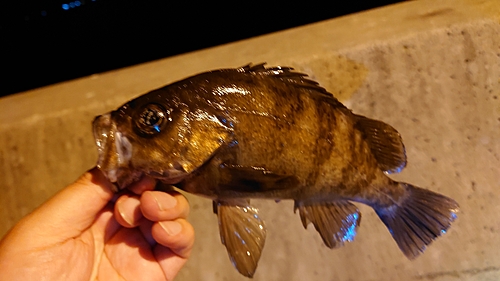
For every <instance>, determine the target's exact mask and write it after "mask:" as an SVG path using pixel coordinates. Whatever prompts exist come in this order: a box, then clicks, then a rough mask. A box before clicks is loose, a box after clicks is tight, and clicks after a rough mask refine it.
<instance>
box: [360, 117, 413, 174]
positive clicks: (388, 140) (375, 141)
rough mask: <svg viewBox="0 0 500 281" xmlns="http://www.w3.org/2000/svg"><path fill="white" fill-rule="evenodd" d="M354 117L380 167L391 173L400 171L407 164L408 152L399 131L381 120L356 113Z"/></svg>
mask: <svg viewBox="0 0 500 281" xmlns="http://www.w3.org/2000/svg"><path fill="white" fill-rule="evenodd" d="M354 117H355V118H356V127H357V128H358V129H359V130H360V131H361V132H363V135H364V136H365V138H366V140H367V141H368V143H369V146H370V150H371V152H372V153H373V155H374V156H375V159H377V162H378V166H379V167H380V169H381V170H383V171H385V172H387V173H390V174H392V173H399V172H400V171H401V170H402V169H403V168H404V167H405V166H406V152H405V146H404V144H403V140H402V139H401V135H400V134H399V133H398V131H396V129H394V128H393V127H391V126H390V125H387V124H386V123H384V122H381V121H377V120H373V119H370V118H366V117H364V116H361V115H356V114H354Z"/></svg>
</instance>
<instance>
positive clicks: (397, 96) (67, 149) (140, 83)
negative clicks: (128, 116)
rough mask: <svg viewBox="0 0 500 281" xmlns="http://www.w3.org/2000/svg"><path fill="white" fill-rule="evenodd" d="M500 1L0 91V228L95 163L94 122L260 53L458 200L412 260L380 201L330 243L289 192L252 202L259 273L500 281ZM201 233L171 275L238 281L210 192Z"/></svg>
mask: <svg viewBox="0 0 500 281" xmlns="http://www.w3.org/2000/svg"><path fill="white" fill-rule="evenodd" d="M499 11H500V1H452V0H446V1H412V2H406V3H402V4H398V5H393V6H389V7H385V8H382V9H376V10H372V11H368V12H364V13H360V14H355V15H350V16H346V17H342V18H338V19H333V20H329V21H325V22H321V23H318V24H313V25H309V26H304V27H300V28H296V29H292V30H288V31H284V32H280V33H276V34H271V35H267V36H262V37H258V38H253V39H250V40H245V41H241V42H236V43H233V44H229V45H225V46H220V47H217V48H212V49H208V50H203V51H199V52H195V53H190V54H186V55H181V56H177V57H173V58H168V59H163V60H159V61H155V62H152V63H147V64H142V65H138V66H134V67H129V68H126V69H121V70H117V71H112V72H108V73H103V74H96V75H93V76H90V77H86V78H82V79H78V80H74V81H68V82H65V83H60V84H57V85H52V86H48V87H45V88H41V89H36V90H33V91H29V92H25V93H20V94H17V95H14V96H10V97H6V98H2V99H0V175H1V177H0V191H1V194H2V195H1V197H0V222H1V223H0V235H3V234H5V232H6V231H7V230H8V229H9V228H10V227H11V226H12V225H13V224H14V223H15V222H16V221H17V220H19V219H20V218H21V217H22V216H24V215H25V214H27V213H28V212H30V211H31V210H33V209H34V208H35V207H36V206H38V205H39V204H41V203H42V202H43V201H45V200H46V199H47V198H48V197H50V196H51V195H52V194H54V193H55V192H56V191H57V190H59V189H60V188H62V187H63V186H64V185H65V184H67V183H69V182H71V181H73V180H74V179H75V178H76V177H77V176H79V175H80V174H81V173H82V172H83V171H84V170H85V169H88V168H90V167H92V166H93V165H94V164H95V161H96V156H97V153H96V149H95V147H94V144H93V138H92V133H91V129H90V122H91V120H92V119H93V117H94V116H95V115H97V114H101V113H103V112H106V111H108V110H110V109H113V108H115V107H117V106H119V105H120V104H121V103H123V102H125V101H127V100H128V99H130V98H132V97H135V96H138V95H140V94H142V93H144V92H146V91H148V90H151V89H154V88H157V87H160V86H162V85H164V84H167V83H169V82H172V81H175V80H178V79H181V78H184V77H186V76H188V75H192V74H195V73H198V72H201V71H205V70H209V69H215V68H221V67H237V66H241V65H244V64H246V63H248V62H262V61H267V62H268V63H270V64H279V65H290V66H294V67H295V68H297V69H298V70H300V71H303V72H306V73H309V74H310V75H311V76H312V77H313V78H314V79H316V80H318V81H319V82H321V84H322V85H323V86H325V87H326V88H327V89H329V90H330V91H331V92H332V93H334V94H335V95H337V96H338V97H339V98H340V99H341V100H342V101H343V102H344V103H345V104H346V105H348V106H349V107H350V108H352V109H353V110H354V111H355V112H357V113H360V114H363V115H366V116H369V117H373V118H376V119H380V120H383V121H385V122H387V123H389V124H391V125H393V126H394V127H395V128H397V129H398V130H399V132H400V133H401V134H402V136H403V139H404V142H405V145H406V148H407V155H408V159H409V163H408V166H407V168H406V169H405V170H404V171H403V172H402V173H401V174H399V175H395V176H394V178H395V179H397V180H404V181H407V182H410V183H413V184H416V185H419V186H422V187H426V188H429V189H432V190H435V191H438V192H440V193H443V194H446V195H448V196H451V197H453V198H454V199H455V200H457V201H458V202H459V204H460V205H461V211H460V213H459V218H458V220H457V221H456V222H455V223H454V225H453V226H452V228H451V229H450V231H449V232H448V233H447V234H446V235H445V236H444V237H442V238H440V239H439V240H437V241H435V242H434V243H433V245H431V247H430V248H429V249H428V250H427V251H426V253H425V254H424V255H422V256H421V257H419V258H418V259H416V260H414V261H409V260H406V259H405V257H404V256H403V254H402V253H400V251H399V249H398V248H397V246H396V244H395V242H394V241H393V240H392V238H391V236H390V234H389V232H388V231H387V230H386V229H385V227H384V226H383V224H382V223H381V222H380V221H379V219H378V218H377V217H376V215H375V214H374V212H373V211H372V210H371V209H369V208H366V207H365V206H360V207H361V210H362V212H363V222H362V224H361V228H360V231H359V234H358V236H357V238H356V240H355V242H354V243H351V244H349V245H347V246H345V247H343V248H341V249H337V250H330V249H328V248H326V247H325V246H324V245H323V244H322V242H321V239H320V237H319V235H317V233H316V232H315V231H314V230H313V228H312V227H310V228H309V229H308V230H304V229H303V228H302V226H301V223H300V219H299V217H298V215H296V214H293V212H292V209H293V205H292V202H286V201H284V202H281V203H279V204H276V203H274V202H271V201H256V205H257V206H258V207H260V208H261V214H262V216H263V218H264V219H265V220H266V222H267V225H268V228H269V231H268V238H267V243H266V246H265V248H264V252H263V254H262V258H261V261H260V264H259V267H258V269H257V273H256V275H255V278H254V279H255V280H338V281H347V280H367V281H382V280H384V281H385V280H432V281H455V280H477V281H479V280H491V281H492V280H500V258H499V256H500V218H499V216H498V214H499V213H500V204H498V202H499V201H500V191H499V188H500V141H499V139H500V12H499ZM188 198H189V200H190V202H191V207H192V213H191V215H190V221H191V222H192V224H193V225H194V227H195V230H196V234H197V241H196V245H195V249H194V251H193V256H192V258H191V260H190V261H189V262H188V264H187V265H186V267H185V268H184V269H183V270H182V271H181V273H180V275H179V277H178V279H177V280H244V279H245V278H244V277H242V276H240V275H239V274H238V273H237V272H236V270H234V269H233V268H232V266H231V264H230V262H229V260H228V258H227V254H226V251H225V249H224V247H223V246H222V245H220V240H219V237H218V229H217V220H216V217H215V216H214V215H213V214H212V211H211V202H209V201H208V200H205V199H202V198H197V197H194V196H190V195H188Z"/></svg>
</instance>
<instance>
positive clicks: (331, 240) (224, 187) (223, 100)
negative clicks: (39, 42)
mask: <svg viewBox="0 0 500 281" xmlns="http://www.w3.org/2000/svg"><path fill="white" fill-rule="evenodd" d="M94 133H95V137H96V143H97V145H98V149H99V152H100V153H99V160H98V166H99V167H100V168H101V170H103V172H104V173H105V174H106V175H107V176H108V178H110V179H111V180H112V181H116V182H117V184H118V185H119V186H120V188H123V187H125V186H126V185H128V184H129V183H131V182H133V181H136V180H137V179H138V178H140V177H141V176H142V175H143V174H146V175H149V176H153V177H155V178H157V179H160V180H161V181H162V182H164V183H167V184H172V185H174V186H176V187H178V188H180V189H182V190H185V191H187V192H190V193H194V194H198V195H201V196H205V197H208V198H211V199H212V200H214V202H215V204H214V211H215V212H216V213H217V215H218V216H219V224H220V229H221V240H222V242H223V244H224V245H225V246H226V248H227V250H228V253H229V256H230V258H231V259H232V261H233V263H234V264H235V266H236V268H237V269H238V270H239V272H240V273H242V274H243V275H245V276H249V277H251V276H252V275H253V274H254V272H255V269H256V266H257V262H258V259H259V257H260V253H261V250H262V248H263V246H264V241H265V233H266V231H265V226H264V223H263V221H262V220H261V219H260V218H259V216H258V211H257V210H256V209H255V208H253V207H252V206H251V205H250V203H249V200H248V199H249V198H269V199H293V200H294V201H295V210H299V214H300V217H301V220H302V223H303V225H304V227H307V225H308V224H309V223H310V222H312V223H313V225H314V226H315V228H316V229H317V231H318V232H319V233H320V235H321V237H322V239H323V241H324V242H325V244H326V245H327V246H328V247H330V248H335V247H339V246H342V245H343V244H344V242H348V241H352V239H353V238H354V236H355V233H356V228H357V226H358V225H359V220H360V214H359V211H358V209H357V208H356V207H355V206H354V205H353V204H352V203H350V202H349V201H356V202H361V203H364V204H367V205H369V206H371V207H373V208H374V209H375V210H376V212H377V214H378V215H379V217H380V218H381V219H382V221H383V222H384V223H385V224H386V226H387V227H388V228H389V230H390V231H391V233H392V235H393V237H394V239H395V240H396V242H397V243H398V245H399V247H400V248H401V250H402V251H403V253H404V254H405V255H406V256H407V257H409V258H414V257H416V256H417V255H418V254H419V253H420V252H422V251H423V250H424V249H425V247H426V245H428V244H430V243H431V242H432V240H433V239H435V238H436V237H438V236H439V235H441V233H442V232H444V231H446V230H447V229H448V227H449V226H450V224H451V222H452V221H453V220H454V219H455V217H456V215H455V213H456V212H457V211H458V204H457V203H456V202H455V201H454V200H453V199H450V198H447V197H445V196H442V195H439V194H436V193H434V192H431V191H428V190H425V189H421V188H418V187H415V186H412V185H410V184H406V183H399V182H395V181H393V180H391V179H390V178H389V177H387V175H386V173H391V172H399V171H400V170H401V169H403V168H404V167H405V165H406V155H405V149H404V145H403V143H402V140H401V137H400V135H399V133H398V132H397V131H396V130H395V129H394V128H392V127H391V126H389V125H387V124H385V123H383V122H380V121H376V120H372V119H369V118H366V117H363V116H360V115H356V114H354V113H352V112H351V111H350V110H349V109H347V108H346V107H345V106H344V105H342V104H341V103H340V102H339V101H337V100H336V99H335V98H334V97H333V95H331V94H330V93H328V92H327V91H326V90H325V89H324V88H322V87H320V86H319V85H318V84H317V83H316V82H314V81H311V80H309V79H307V77H306V75H304V74H301V73H296V72H294V71H293V69H292V68H288V67H271V68H266V67H265V66H264V65H263V64H260V65H254V66H252V65H248V66H244V67H241V68H238V69H225V70H216V71H211V72H206V73H202V74H199V75H195V76H193V77H190V78H187V79H184V80H181V81H178V82H176V83H173V84H170V85H168V86H166V87H163V88H160V89H157V90H154V91H152V92H150V93H147V94H145V95H143V96H140V97H138V98H136V99H134V100H132V101H130V102H128V103H126V104H124V105H123V106H122V107H120V108H119V109H118V110H116V111H113V112H111V113H110V114H107V115H103V116H99V117H97V118H96V119H95V121H94ZM416 210H417V211H416ZM242 221H246V223H242ZM247 226H252V227H247ZM249 229H252V230H251V231H249Z"/></svg>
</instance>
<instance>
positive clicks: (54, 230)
mask: <svg viewBox="0 0 500 281" xmlns="http://www.w3.org/2000/svg"><path fill="white" fill-rule="evenodd" d="M112 189H113V185H112V183H111V182H109V181H108V180H107V179H106V177H105V176H104V175H103V174H102V172H101V171H100V170H99V169H97V168H93V169H91V170H89V171H87V172H85V173H84V174H83V175H82V176H81V177H80V178H79V179H78V180H76V181H75V182H74V183H72V184H70V185H69V186H67V187H66V188H64V189H63V190H61V191H59V192H58V193H57V194H56V195H54V197H52V198H51V199H49V201H47V202H45V203H44V204H43V205H41V206H40V207H39V208H38V209H36V210H35V211H33V213H31V214H30V215H28V216H27V217H26V218H25V219H23V220H22V221H21V222H20V224H21V228H23V227H22V226H25V227H26V226H27V227H28V228H27V229H26V231H28V232H31V233H35V234H36V235H37V236H39V237H45V238H48V239H50V237H52V238H53V239H55V240H59V239H68V238H70V237H76V236H78V235H80V234H81V233H82V232H83V231H84V230H86V229H87V228H89V227H90V226H91V225H92V223H93V222H94V220H95V218H96V216H97V215H98V214H99V212H100V211H101V210H102V209H103V208H104V207H105V206H106V204H108V202H109V201H110V200H111V199H112V198H113V195H114V193H113V191H112ZM54 242H57V241H54Z"/></svg>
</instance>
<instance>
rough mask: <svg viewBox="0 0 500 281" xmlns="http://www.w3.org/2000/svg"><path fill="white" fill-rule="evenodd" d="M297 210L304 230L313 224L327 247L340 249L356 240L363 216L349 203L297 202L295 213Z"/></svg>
mask: <svg viewBox="0 0 500 281" xmlns="http://www.w3.org/2000/svg"><path fill="white" fill-rule="evenodd" d="M297 209H298V210H299V214H300V219H301V220H302V225H303V226H304V228H307V225H308V224H309V223H310V222H312V223H313V225H314V227H315V228H316V230H317V231H318V232H319V234H320V235H321V238H322V239H323V242H324V243H325V245H326V246H327V247H329V248H332V249H333V248H338V247H341V246H343V245H344V243H345V242H351V241H353V240H354V237H355V236H356V231H357V227H358V226H359V222H360V219H361V214H360V213H359V210H358V208H357V207H356V206H355V205H353V204H351V203H349V202H348V201H346V200H338V201H334V202H310V203H309V202H303V201H295V211H296V210H297Z"/></svg>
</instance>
